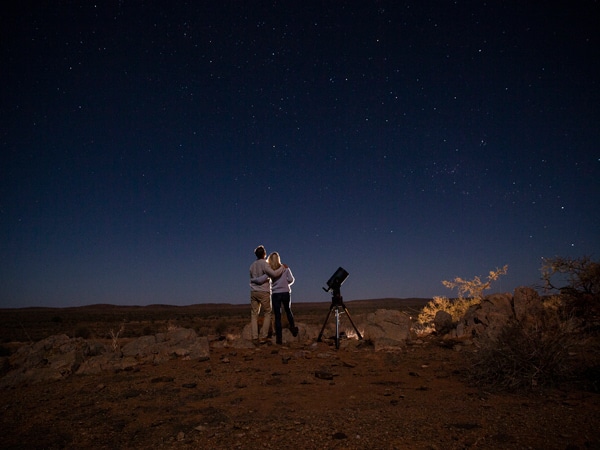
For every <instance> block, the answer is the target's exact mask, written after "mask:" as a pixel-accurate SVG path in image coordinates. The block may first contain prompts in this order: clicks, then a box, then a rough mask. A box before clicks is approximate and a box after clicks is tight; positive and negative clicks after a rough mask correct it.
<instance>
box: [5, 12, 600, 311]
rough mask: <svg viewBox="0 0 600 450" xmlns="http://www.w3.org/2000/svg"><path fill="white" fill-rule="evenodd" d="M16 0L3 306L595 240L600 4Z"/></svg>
mask: <svg viewBox="0 0 600 450" xmlns="http://www.w3.org/2000/svg"><path fill="white" fill-rule="evenodd" d="M550 3H551V4H552V5H553V6H548V5H546V4H544V5H542V4H539V2H532V1H523V0H519V1H502V2H500V1H490V2H480V1H462V0H456V1H444V0H438V1H428V0H424V1H423V0H418V1H366V0H364V1H363V0H361V1H304V0H303V1H291V0H290V1H271V2H265V1H252V2H249V1H237V0H235V1H234V0H223V1H218V2H206V1H171V2H164V1H141V0H137V1H130V0H120V1H116V0H115V1H111V0H106V1H101V2H100V1H99V2H94V1H28V0H24V1H22V2H3V3H2V6H0V10H1V13H0V17H1V18H0V21H1V27H0V28H1V29H0V33H1V40H0V52H1V53H0V57H1V61H2V64H1V68H0V71H1V72H0V73H1V83H0V89H1V110H0V114H1V117H0V119H1V121H2V127H1V128H0V130H1V136H0V145H1V156H0V161H1V163H0V232H1V236H2V240H1V242H0V258H1V261H2V269H1V273H0V307H9V308H14V307H26V306H52V307H66V306H80V305H88V304H95V303H110V304H119V305H147V304H155V303H161V304H171V305H189V304H196V303H215V302H216V303H234V304H241V303H247V302H248V303H249V287H248V267H249V266H250V264H251V263H252V261H253V260H254V254H253V251H254V248H255V247H256V246H257V245H259V244H263V245H264V246H265V247H266V249H267V252H269V253H270V252H272V251H278V252H279V253H280V255H281V259H282V262H284V263H287V264H288V265H289V266H290V267H291V269H292V272H293V274H294V276H295V277H296V283H295V284H294V286H293V292H292V299H293V301H296V302H311V301H329V298H330V297H329V294H327V293H325V292H324V291H323V290H322V289H321V288H322V287H323V286H325V283H326V281H327V280H328V279H329V277H330V276H331V275H332V274H333V272H335V270H336V269H337V268H338V267H339V266H342V267H344V268H345V269H346V270H347V271H348V272H349V273H350V276H349V277H348V279H347V280H346V282H345V283H344V285H343V286H342V295H343V296H344V299H345V300H347V301H348V300H355V299H371V298H383V297H397V298H410V297H432V296H437V295H447V296H451V295H452V294H454V293H453V292H452V291H450V290H448V289H447V288H445V287H444V286H443V285H442V283H441V281H442V280H450V279H453V278H454V277H457V276H460V277H463V278H467V279H471V278H473V277H474V276H481V277H483V278H485V277H486V276H487V274H488V272H489V271H490V270H494V269H496V268H498V267H502V266H504V265H505V264H507V265H508V274H507V275H505V276H504V277H502V278H501V279H500V280H499V281H497V282H496V284H495V285H494V289H493V290H492V291H488V292H496V291H501V292H505V291H512V290H513V289H514V288H515V287H517V286H523V285H527V286H530V285H535V284H538V283H540V267H541V264H542V261H541V258H542V257H553V256H556V255H560V256H573V257H579V256H583V255H591V256H592V257H593V258H594V259H597V258H598V255H600V233H599V231H600V208H598V205H599V204H600V149H599V145H598V143H599V142H600V126H599V125H600V89H599V88H600V86H599V81H600V70H599V69H600V67H599V61H600V58H599V56H600V55H599V49H600V42H599V38H600V34H599V32H598V31H596V30H597V23H598V19H599V18H600V5H599V2H598V1H597V0H593V1H592V0H587V1H583V0H582V1H578V0H576V1H574V2H550Z"/></svg>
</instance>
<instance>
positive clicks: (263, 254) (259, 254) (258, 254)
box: [254, 245, 267, 259]
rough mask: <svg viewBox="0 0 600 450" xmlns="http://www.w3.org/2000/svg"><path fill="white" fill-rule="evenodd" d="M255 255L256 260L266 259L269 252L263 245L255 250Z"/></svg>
mask: <svg viewBox="0 0 600 450" xmlns="http://www.w3.org/2000/svg"><path fill="white" fill-rule="evenodd" d="M254 254H255V255H256V259H265V257H266V256H267V251H266V250H265V248H264V247H263V246H262V245H259V246H258V247H256V248H255V249H254Z"/></svg>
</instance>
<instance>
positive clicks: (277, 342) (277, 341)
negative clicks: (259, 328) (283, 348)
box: [275, 338, 283, 345]
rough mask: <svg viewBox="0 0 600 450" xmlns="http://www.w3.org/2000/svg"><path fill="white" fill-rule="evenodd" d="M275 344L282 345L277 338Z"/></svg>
mask: <svg viewBox="0 0 600 450" xmlns="http://www.w3.org/2000/svg"><path fill="white" fill-rule="evenodd" d="M275 343H276V344H277V345H282V344H283V341H282V340H281V339H279V338H277V339H276V340H275Z"/></svg>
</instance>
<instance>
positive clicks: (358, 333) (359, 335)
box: [344, 306, 362, 341]
mask: <svg viewBox="0 0 600 450" xmlns="http://www.w3.org/2000/svg"><path fill="white" fill-rule="evenodd" d="M344 311H345V312H346V315H347V316H348V319H350V323H351V324H352V326H353V327H354V331H356V334H357V335H358V339H359V340H361V341H362V335H361V334H360V331H358V328H356V325H354V322H353V321H352V317H350V311H348V308H346V306H344Z"/></svg>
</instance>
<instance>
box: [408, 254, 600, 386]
mask: <svg viewBox="0 0 600 450" xmlns="http://www.w3.org/2000/svg"><path fill="white" fill-rule="evenodd" d="M507 269H508V267H507V266H504V267H503V268H501V269H497V270H495V271H491V272H490V273H489V276H488V277H487V279H486V280H485V281H483V280H481V279H480V278H479V277H475V278H473V279H472V280H465V279H463V278H455V279H454V280H453V281H443V284H444V286H446V287H448V288H450V289H456V290H457V292H458V298H455V299H448V298H446V297H435V298H434V299H433V300H432V301H431V302H429V303H428V304H427V305H426V306H425V307H424V308H423V311H422V312H421V314H420V315H419V317H418V321H417V322H418V324H417V325H418V327H419V329H420V330H421V331H422V332H424V331H430V332H433V330H434V328H433V323H434V319H435V316H436V314H437V313H438V311H445V312H447V313H449V314H450V315H451V316H452V320H453V321H454V322H455V323H456V322H458V321H460V320H461V318H463V317H464V316H465V314H466V312H467V311H468V310H469V309H470V308H473V307H475V306H476V305H478V304H479V303H480V302H481V300H482V298H483V293H484V291H485V290H487V289H489V288H490V286H491V284H492V282H494V281H496V280H497V279H498V278H499V277H500V276H501V275H504V274H506V272H507ZM541 272H542V280H543V282H544V285H543V288H544V290H545V292H546V294H548V295H547V296H546V297H544V298H543V308H542V309H541V311H540V313H539V314H538V315H537V316H536V317H534V318H528V319H529V320H527V321H519V320H516V319H512V320H509V321H508V323H507V324H506V325H505V326H504V327H503V328H502V329H501V330H500V332H499V333H498V334H496V335H494V336H493V337H489V336H481V337H480V338H479V339H478V340H477V343H476V345H477V347H478V348H477V351H475V352H473V353H471V354H470V357H469V360H468V363H469V367H468V370H466V371H465V373H466V374H467V378H468V379H469V380H470V381H471V382H473V383H475V384H478V385H481V386H486V387H487V388H491V389H506V390H515V389H523V388H526V389H533V388H538V387H542V386H549V385H554V384H557V383H562V382H575V383H580V384H583V385H585V387H586V388H587V389H591V390H594V391H598V390H599V389H600V386H599V385H598V384H599V381H598V380H599V379H600V376H599V375H600V358H599V357H598V355H599V354H600V351H599V350H600V345H599V339H598V335H599V333H598V331H599V330H600V320H599V314H598V311H599V304H600V264H599V263H598V262H595V261H593V260H592V259H591V258H590V257H587V256H586V257H582V258H563V257H555V258H546V259H544V260H543V266H542V268H541ZM559 283H560V284H559Z"/></svg>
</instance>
